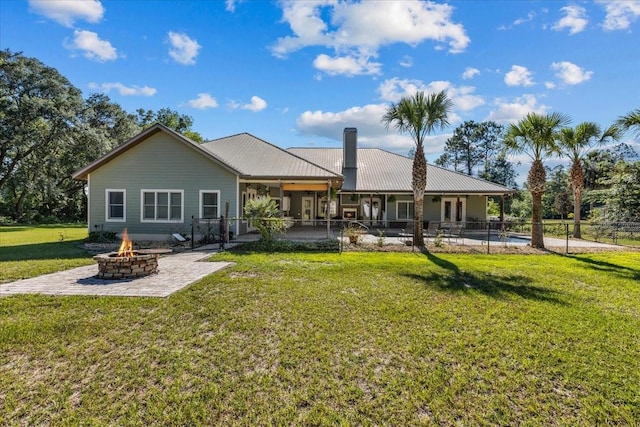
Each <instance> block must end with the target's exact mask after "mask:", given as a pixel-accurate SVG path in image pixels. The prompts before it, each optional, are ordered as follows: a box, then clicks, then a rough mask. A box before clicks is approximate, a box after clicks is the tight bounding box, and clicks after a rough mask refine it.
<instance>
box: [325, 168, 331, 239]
mask: <svg viewBox="0 0 640 427" xmlns="http://www.w3.org/2000/svg"><path fill="white" fill-rule="evenodd" d="M326 210H327V212H326V213H325V216H324V218H325V219H326V220H327V239H330V238H331V180H328V181H327V207H326Z"/></svg>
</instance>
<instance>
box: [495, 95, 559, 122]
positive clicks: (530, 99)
mask: <svg viewBox="0 0 640 427" xmlns="http://www.w3.org/2000/svg"><path fill="white" fill-rule="evenodd" d="M494 105H495V106H496V108H495V109H494V110H493V111H491V112H490V113H489V115H488V116H487V118H486V120H491V121H494V122H496V123H500V124H504V125H508V124H510V123H516V122H517V121H518V120H520V119H521V118H523V117H525V116H526V115H527V114H528V113H538V114H546V112H547V110H548V109H549V107H547V106H546V105H543V104H538V100H537V99H536V97H535V96H534V95H523V96H521V97H518V98H515V99H513V100H511V101H509V100H507V99H506V98H496V99H495V101H494Z"/></svg>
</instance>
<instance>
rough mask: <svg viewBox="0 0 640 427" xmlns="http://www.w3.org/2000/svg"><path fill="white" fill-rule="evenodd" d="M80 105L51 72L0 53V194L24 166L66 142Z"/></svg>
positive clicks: (68, 85) (72, 90) (75, 93)
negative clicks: (30, 160)
mask: <svg viewBox="0 0 640 427" xmlns="http://www.w3.org/2000/svg"><path fill="white" fill-rule="evenodd" d="M82 102H83V101H82V96H81V93H80V91H79V90H78V89H76V88H75V87H73V85H72V84H71V83H70V82H69V81H68V80H67V79H66V78H65V77H63V76H62V75H61V74H60V73H58V71H57V70H56V69H54V68H51V67H47V66H45V65H44V64H43V63H42V62H40V61H38V60H37V59H35V58H26V57H24V56H22V54H20V53H12V52H11V51H9V50H3V51H0V111H1V113H0V191H1V190H2V188H3V186H4V185H5V184H6V183H7V181H8V180H9V179H10V177H11V176H12V174H13V172H14V171H16V170H17V169H19V168H20V167H21V165H22V164H23V163H24V162H27V161H28V160H29V159H31V158H36V159H42V158H45V157H48V156H51V155H55V154H57V153H58V152H59V151H60V150H61V149H63V148H64V146H65V145H66V144H68V143H69V141H70V139H71V138H70V136H71V134H72V131H73V129H74V127H75V125H76V124H77V116H78V112H79V111H80V110H81V108H82Z"/></svg>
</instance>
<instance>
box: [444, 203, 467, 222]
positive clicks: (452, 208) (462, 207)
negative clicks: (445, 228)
mask: <svg viewBox="0 0 640 427" xmlns="http://www.w3.org/2000/svg"><path fill="white" fill-rule="evenodd" d="M466 220H467V199H466V198H463V197H461V198H459V199H458V198H457V197H455V198H454V197H451V198H443V199H442V212H441V217H440V221H442V222H465V221H466Z"/></svg>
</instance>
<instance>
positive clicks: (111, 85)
mask: <svg viewBox="0 0 640 427" xmlns="http://www.w3.org/2000/svg"><path fill="white" fill-rule="evenodd" d="M89 88H90V89H94V90H100V91H102V92H105V93H107V92H109V91H111V90H115V91H117V92H118V93H119V94H120V95H122V96H153V95H155V94H156V92H157V90H156V88H153V87H149V86H143V87H140V86H136V85H133V86H125V85H123V84H122V83H119V82H107V83H102V84H97V83H89Z"/></svg>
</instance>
